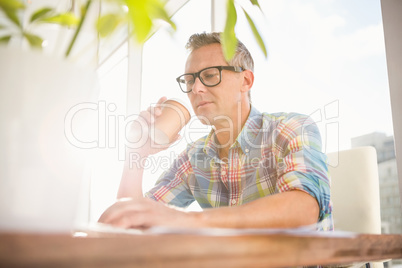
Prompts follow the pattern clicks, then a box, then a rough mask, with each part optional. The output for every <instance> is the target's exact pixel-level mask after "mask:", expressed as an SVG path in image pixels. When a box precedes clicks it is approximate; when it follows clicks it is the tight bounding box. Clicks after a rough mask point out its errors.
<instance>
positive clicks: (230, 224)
mask: <svg viewBox="0 0 402 268" xmlns="http://www.w3.org/2000/svg"><path fill="white" fill-rule="evenodd" d="M318 215H319V206H318V203H317V201H316V200H315V198H313V197H312V196H310V195H309V194H307V193H304V192H301V191H290V192H285V193H280V194H276V195H273V196H268V197H264V198H261V199H258V200H255V201H253V202H250V203H248V204H245V205H242V206H237V207H222V208H214V209H207V210H204V211H203V212H199V213H197V212H195V213H190V215H189V217H190V218H193V219H192V221H194V223H195V224H196V225H197V226H198V227H221V228H294V227H299V226H304V225H311V224H315V223H317V221H318ZM194 219H195V220H194Z"/></svg>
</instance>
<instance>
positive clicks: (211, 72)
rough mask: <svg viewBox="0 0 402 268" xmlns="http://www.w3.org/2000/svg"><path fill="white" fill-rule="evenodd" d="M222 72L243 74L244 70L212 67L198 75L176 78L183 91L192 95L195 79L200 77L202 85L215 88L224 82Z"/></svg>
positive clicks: (229, 67)
mask: <svg viewBox="0 0 402 268" xmlns="http://www.w3.org/2000/svg"><path fill="white" fill-rule="evenodd" d="M222 70H229V71H233V72H236V73H241V72H242V71H243V70H244V69H243V68H242V67H237V66H212V67H208V68H205V69H202V70H201V71H199V72H197V73H187V74H183V75H180V76H179V77H177V78H176V81H177V83H179V86H180V89H181V91H183V92H184V93H190V92H191V91H192V90H193V86H194V83H195V79H196V78H197V77H198V78H199V79H200V81H201V83H202V84H203V85H204V86H207V87H214V86H216V85H218V84H219V83H220V82H221V81H222Z"/></svg>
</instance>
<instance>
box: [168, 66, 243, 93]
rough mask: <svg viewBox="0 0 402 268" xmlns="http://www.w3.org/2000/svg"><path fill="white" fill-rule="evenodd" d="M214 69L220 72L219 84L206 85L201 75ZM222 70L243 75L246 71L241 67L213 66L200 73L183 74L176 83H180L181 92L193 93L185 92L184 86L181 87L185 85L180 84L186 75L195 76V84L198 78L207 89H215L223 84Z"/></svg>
mask: <svg viewBox="0 0 402 268" xmlns="http://www.w3.org/2000/svg"><path fill="white" fill-rule="evenodd" d="M212 68H216V69H218V70H219V82H218V83H216V84H214V85H207V84H205V83H204V81H203V80H202V78H201V76H200V74H201V73H202V72H203V71H205V70H208V69H212ZM222 70H228V71H233V72H236V73H241V72H243V71H244V69H243V68H242V67H239V66H211V67H207V68H204V69H202V70H200V71H198V72H196V73H185V74H182V75H180V76H179V77H177V78H176V81H177V83H179V87H180V89H181V91H183V92H184V93H190V92H191V91H193V89H192V88H191V89H190V90H184V89H183V88H182V86H181V84H183V83H180V77H182V76H185V75H192V76H193V79H194V82H195V79H197V77H198V79H200V81H201V83H202V84H203V85H204V86H206V87H215V86H217V85H219V84H220V83H221V81H222Z"/></svg>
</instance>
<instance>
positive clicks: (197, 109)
mask: <svg viewBox="0 0 402 268" xmlns="http://www.w3.org/2000/svg"><path fill="white" fill-rule="evenodd" d="M221 65H222V66H227V65H228V64H227V63H226V61H225V58H224V56H223V52H222V48H221V45H220V44H211V45H207V46H204V47H201V48H199V49H196V50H194V51H193V52H192V53H191V54H190V55H189V57H188V58H187V62H186V67H185V73H195V72H198V71H200V70H202V69H204V68H207V67H211V66H221ZM242 84H243V76H242V73H236V72H232V71H228V70H222V80H221V83H220V84H218V85H217V86H214V87H207V86H205V85H204V84H202V83H201V81H200V80H199V79H198V78H197V79H196V80H195V82H194V85H193V90H192V91H191V92H190V93H188V94H187V95H188V98H189V99H190V102H191V105H192V106H193V110H194V113H195V114H196V115H197V116H198V118H199V119H200V120H201V122H202V123H203V124H208V125H215V124H217V123H218V121H219V120H221V121H222V120H226V121H228V120H237V116H238V115H237V114H238V107H239V106H240V101H241V97H242V92H241V89H242Z"/></svg>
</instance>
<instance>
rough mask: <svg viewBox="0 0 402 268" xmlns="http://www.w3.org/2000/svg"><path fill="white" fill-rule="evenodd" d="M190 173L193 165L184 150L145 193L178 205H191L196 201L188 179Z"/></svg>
mask: <svg viewBox="0 0 402 268" xmlns="http://www.w3.org/2000/svg"><path fill="white" fill-rule="evenodd" d="M190 174H192V167H191V164H190V161H189V160H188V156H187V152H186V151H184V152H182V153H181V154H180V155H179V157H178V158H177V159H176V160H175V161H174V162H173V164H172V166H171V167H170V168H169V169H168V170H167V171H165V172H164V173H163V174H162V175H161V176H160V177H159V179H158V181H157V182H156V184H155V186H154V187H153V188H152V189H151V190H149V191H148V192H147V193H145V197H147V198H151V199H154V200H156V201H159V202H162V203H165V204H169V205H173V206H177V207H184V208H185V207H187V206H189V205H190V204H191V203H192V202H193V201H194V196H193V194H192V193H191V191H190V187H189V185H188V180H187V178H188V176H189V175H190Z"/></svg>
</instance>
